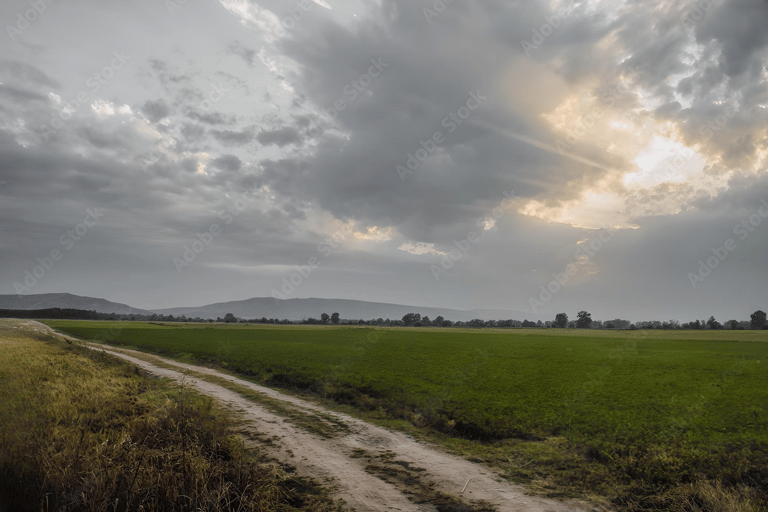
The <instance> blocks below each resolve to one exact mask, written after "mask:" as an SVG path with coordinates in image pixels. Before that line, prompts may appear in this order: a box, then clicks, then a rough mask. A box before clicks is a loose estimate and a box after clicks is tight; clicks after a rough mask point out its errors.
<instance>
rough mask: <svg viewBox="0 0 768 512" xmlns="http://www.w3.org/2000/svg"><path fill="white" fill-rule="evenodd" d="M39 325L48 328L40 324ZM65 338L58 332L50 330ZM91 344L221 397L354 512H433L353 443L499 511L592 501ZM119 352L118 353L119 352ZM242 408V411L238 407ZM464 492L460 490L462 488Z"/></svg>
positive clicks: (576, 511)
mask: <svg viewBox="0 0 768 512" xmlns="http://www.w3.org/2000/svg"><path fill="white" fill-rule="evenodd" d="M38 325H39V326H40V327H42V328H44V329H46V330H49V328H48V327H47V326H45V325H43V324H38ZM56 334H58V335H60V336H64V335H63V334H61V333H58V332H57V333H56ZM89 345H90V346H91V348H94V349H98V350H105V351H106V352H108V353H110V354H113V355H115V356H117V357H119V358H121V359H124V360H126V361H129V362H131V363H133V364H135V365H136V366H139V367H141V368H143V369H144V370H146V371H148V372H150V373H152V374H154V375H158V376H162V377H170V378H172V379H175V380H181V379H183V378H185V379H186V381H187V382H188V383H189V384H190V385H191V386H192V387H194V388H195V389H197V390H198V391H200V392H201V393H204V394H206V395H208V396H211V397H213V398H215V399H217V400H220V401H221V402H224V403H227V404H230V405H232V406H233V407H234V408H235V409H236V410H238V409H240V410H241V411H240V412H241V414H242V415H243V416H244V419H246V420H248V421H249V422H251V424H252V425H253V427H254V428H255V430H256V431H257V432H258V433H259V434H263V435H265V436H266V437H268V438H273V439H277V438H279V441H277V442H276V443H275V444H276V445H277V450H276V453H273V454H272V455H273V456H275V457H276V458H277V459H279V460H281V461H283V462H285V463H287V464H290V465H292V466H295V467H296V468H297V472H298V473H299V474H302V475H307V476H312V477H314V478H316V479H317V480H319V481H321V482H327V483H330V484H331V485H332V486H334V487H335V488H336V489H337V490H338V492H337V496H338V497H339V498H341V499H343V500H344V501H345V502H346V503H347V504H348V505H349V506H350V507H351V508H352V509H353V510H355V511H361V512H362V511H366V512H367V511H375V512H378V511H393V510H399V511H418V512H436V510H437V509H435V508H434V507H433V506H430V505H423V504H422V505H416V504H414V503H412V502H411V501H409V500H408V498H407V496H406V495H405V494H404V493H403V492H401V491H400V490H399V489H398V488H397V487H395V486H394V485H392V484H389V483H387V482H385V481H384V480H381V479H380V478H378V477H376V476H373V475H372V474H369V473H368V472H366V471H365V465H366V459H365V458H359V457H353V456H352V455H353V452H354V450H355V449H363V450H366V451H367V452H369V453H374V454H378V453H384V452H386V451H390V452H394V453H395V454H396V458H397V459H398V460H405V461H408V462H409V463H411V464H412V465H413V466H416V467H420V468H424V469H426V472H425V473H424V474H425V475H426V476H427V478H428V479H429V480H430V481H431V482H433V483H434V484H435V488H436V489H438V490H440V491H442V492H445V493H449V494H453V495H456V496H460V497H461V498H463V499H464V500H466V501H474V500H484V501H486V502H489V503H491V504H493V506H495V507H496V509H497V510H498V511H499V512H588V511H592V510H597V509H594V508H593V507H592V506H590V505H587V504H584V503H581V502H577V501H568V502H561V501H556V500H551V499H546V498H540V497H534V496H529V495H526V494H525V492H524V490H523V488H522V487H520V486H517V485H514V484H510V483H508V482H504V481H502V479H501V478H500V477H499V476H498V475H497V474H496V473H495V472H494V471H493V470H492V469H490V468H488V467H485V466H483V465H480V464H476V463H473V462H469V461H467V460H465V459H462V458H461V457H458V456H456V455H452V454H449V453H446V452H444V451H442V450H440V449H439V448H438V447H434V446H430V445H427V444H424V443H421V442H418V441H415V440H414V439H412V438H411V437H409V436H407V435H405V434H402V433H399V432H391V431H388V430H386V429H383V428H381V427H378V426H376V425H372V424H370V423H367V422H365V421H362V420H359V419H357V418H353V417H351V416H348V415H346V414H342V413H337V412H333V411H329V410H327V409H324V408H323V407H321V406H318V405H316V404H313V403H311V402H307V401H304V400H301V399H300V398H296V397H292V396H288V395H285V394H283V393H281V392H279V391H277V390H274V389H271V388H267V387H263V386H259V385H257V384H253V383H251V382H248V381H245V380H241V379H238V378H236V377H233V376H230V375H227V374H225V373H221V372H218V371H216V370H213V369H211V368H206V367H202V366H196V365H191V364H184V363H179V362H176V361H172V360H167V359H163V358H160V357H157V356H154V355H153V356H152V357H154V358H156V359H157V360H159V361H161V362H163V363H165V364H169V365H173V366H175V367H177V368H180V369H183V370H190V371H194V372H199V373H202V374H206V375H211V376H215V377H219V378H223V379H226V380H228V381H230V382H233V383H236V384H238V385H240V386H245V387H247V388H249V389H250V390H253V391H256V392H258V393H261V394H263V395H265V396H267V397H269V398H272V399H275V400H279V401H281V402H284V403H288V404H290V405H292V406H294V407H295V408H300V409H304V410H306V411H314V412H320V413H323V414H328V415H330V416H332V417H334V418H336V419H337V420H338V421H341V422H342V423H344V424H346V425H347V426H349V427H350V432H349V433H346V434H343V435H339V436H337V437H333V438H330V439H328V438H324V437H321V436H319V435H314V434H312V433H309V432H307V431H305V430H303V429H300V428H298V427H296V426H294V425H293V424H291V423H289V422H288V421H287V420H286V419H285V418H283V417H282V416H279V415H277V414H274V413H272V412H270V411H269V410H268V409H267V408H265V407H264V406H262V405H259V404H258V403H254V402H252V401H249V400H247V399H246V398H243V397H242V396H241V395H240V394H238V393H236V392H233V391H231V390H229V389H227V388H225V387H222V386H220V385H217V384H213V383H211V382H207V381H205V380H202V379H197V378H194V377H189V376H186V377H185V375H184V373H183V370H180V371H175V370H169V369H166V368H162V367H159V366H156V365H154V364H151V363H148V362H147V361H144V360H142V359H139V358H137V357H134V355H138V356H143V357H146V354H143V353H140V352H134V351H131V350H126V349H122V348H121V349H114V348H113V347H110V346H106V345H101V344H95V343H89ZM118 350H119V351H118ZM243 410H244V412H243ZM467 482H469V483H468V485H466V491H465V492H464V493H463V494H462V493H461V491H462V488H464V486H465V484H467Z"/></svg>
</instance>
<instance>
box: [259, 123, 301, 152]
mask: <svg viewBox="0 0 768 512" xmlns="http://www.w3.org/2000/svg"><path fill="white" fill-rule="evenodd" d="M256 140H258V141H259V142H260V143H261V144H262V145H264V146H270V145H273V144H274V145H276V146H278V147H281V148H282V147H283V146H287V145H288V144H297V145H300V143H301V137H300V136H299V133H298V132H297V131H296V130H295V129H293V128H291V127H289V126H286V127H284V128H280V129H279V130H272V131H262V132H261V133H259V134H258V135H257V136H256Z"/></svg>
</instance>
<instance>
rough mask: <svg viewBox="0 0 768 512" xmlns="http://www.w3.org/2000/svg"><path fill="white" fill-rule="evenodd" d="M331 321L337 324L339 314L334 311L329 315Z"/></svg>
mask: <svg viewBox="0 0 768 512" xmlns="http://www.w3.org/2000/svg"><path fill="white" fill-rule="evenodd" d="M331 323H332V324H338V323H339V314H338V313H334V314H332V315H331Z"/></svg>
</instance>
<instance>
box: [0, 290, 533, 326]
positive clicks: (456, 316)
mask: <svg viewBox="0 0 768 512" xmlns="http://www.w3.org/2000/svg"><path fill="white" fill-rule="evenodd" d="M48 308H62V309H67V308H69V309H84V310H88V311H96V312H98V313H117V314H136V315H152V314H154V313H157V314H162V315H173V316H176V317H180V316H186V317H187V318H197V317H200V318H203V319H216V318H218V317H222V318H223V317H224V316H225V315H226V314H227V313H232V314H233V315H235V316H236V317H238V318H245V319H253V318H262V317H266V318H279V319H281V320H282V319H288V320H304V319H307V318H320V315H321V314H322V313H328V314H329V315H330V314H333V313H339V315H340V316H341V318H344V319H363V320H370V319H372V318H390V319H392V320H394V319H400V318H402V317H403V316H404V315H405V314H407V313H419V314H421V315H422V316H428V317H430V318H432V319H434V318H435V317H437V316H443V317H444V318H446V319H447V320H453V321H458V320H462V321H467V320H471V319H473V318H480V319H482V320H506V319H510V318H511V319H515V320H524V319H526V318H527V319H528V320H539V319H540V318H539V315H534V314H531V313H523V312H519V311H508V310H501V309H475V310H456V309H447V308H433V307H420V306H406V305H402V304H387V303H380V302H365V301H359V300H347V299H288V300H276V299H273V298H271V297H255V298H252V299H246V300H238V301H232V302H219V303H215V304H208V305H204V306H197V307H177V308H170V309H156V310H146V309H139V308H134V307H131V306H128V305H126V304H120V303H117V302H112V301H109V300H106V299H97V298H93V297H82V296H79V295H72V294H70V293H46V294H39V295H0V309H20V310H31V309H48Z"/></svg>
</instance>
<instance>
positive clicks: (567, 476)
mask: <svg viewBox="0 0 768 512" xmlns="http://www.w3.org/2000/svg"><path fill="white" fill-rule="evenodd" d="M46 323H47V324H48V325H50V326H51V327H53V328H55V329H58V330H60V331H63V332H67V333H70V334H72V335H75V336H78V337H81V338H84V339H93V340H100V341H103V342H106V343H110V344H115V345H122V346H130V347H136V348H139V349H141V350H146V351H150V352H155V353H158V354H163V355H168V356H172V357H180V358H184V359H187V360H195V361H198V362H205V363H208V364H213V365H218V366H222V367H225V368H227V369H229V370H232V371H235V372H239V373H243V374H245V375H247V376H249V377H251V378H253V379H256V380H258V381H261V382H265V383H268V384H273V385H280V386H287V387H295V388H299V389H305V390H310V391H313V392H315V393H318V394H320V395H322V396H324V397H328V398H332V399H334V400H336V401H337V402H341V403H344V404H348V405H352V406H354V407H356V408H357V409H359V410H360V411H361V413H362V412H364V411H367V414H370V415H373V416H376V417H378V418H389V419H399V420H400V421H401V423H405V422H404V421H403V420H407V422H408V424H409V425H414V426H415V427H414V428H420V429H423V430H424V431H428V432H431V433H432V434H433V435H434V437H433V439H437V438H440V437H441V436H442V439H444V440H446V439H447V440H446V441H445V442H446V444H448V445H450V446H451V447H452V448H453V449H456V450H457V451H461V452H463V453H466V454H468V455H473V456H475V457H476V458H479V459H480V460H483V461H485V462H487V463H489V464H493V465H496V466H498V467H499V468H501V469H503V470H504V471H505V472H506V474H507V475H508V476H509V477H510V478H512V479H515V480H518V481H529V482H534V481H537V480H542V479H544V480H547V481H548V484H547V485H544V486H543V487H542V488H544V489H545V490H547V492H549V493H550V494H557V491H556V489H557V488H559V489H563V488H567V489H569V492H576V493H577V494H578V493H581V494H582V495H583V494H584V493H586V494H589V493H595V494H598V495H602V496H608V497H610V498H611V499H612V500H613V503H614V505H617V506H619V507H621V508H624V509H628V510H657V509H671V507H673V506H677V505H676V504H677V503H682V502H683V501H684V500H685V499H688V500H692V501H695V499H694V498H692V497H691V496H694V495H696V492H699V491H697V489H699V487H696V486H699V485H700V484H701V482H715V483H716V484H713V485H718V486H719V485H720V484H723V485H724V486H726V487H728V488H729V489H731V490H732V491H733V492H735V493H740V494H739V495H740V496H741V497H742V498H743V500H745V502H747V501H749V502H750V503H762V506H766V505H768V492H767V491H766V485H768V339H767V338H768V336H766V333H765V332H764V331H763V332H760V331H621V332H616V331H590V330H554V329H549V330H536V329H531V330H527V329H521V330H503V329H483V330H472V329H430V328H422V329H417V328H416V329H404V328H354V327H334V326H323V327H315V326H279V327H275V326H248V325H222V324H216V325H211V324H163V325H158V324H148V323H128V322H85V321H48V322H46ZM451 439H452V440H454V441H451ZM504 458H506V459H507V460H508V461H509V463H507V462H504V463H502V462H500V461H502V460H503V459H504ZM528 463H531V464H530V465H529V464H528ZM550 484H551V485H550ZM686 486H687V487H686ZM683 488H685V489H686V490H685V491H681V489H683ZM699 490H700V489H699ZM700 494H701V493H700ZM681 496H683V497H682V498H681ZM750 500H751V501H750ZM679 510H697V509H695V508H679ZM702 510H703V509H702ZM734 510H735V509H734ZM739 510H742V509H739ZM743 510H758V508H754V509H752V508H744V509H743Z"/></svg>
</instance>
